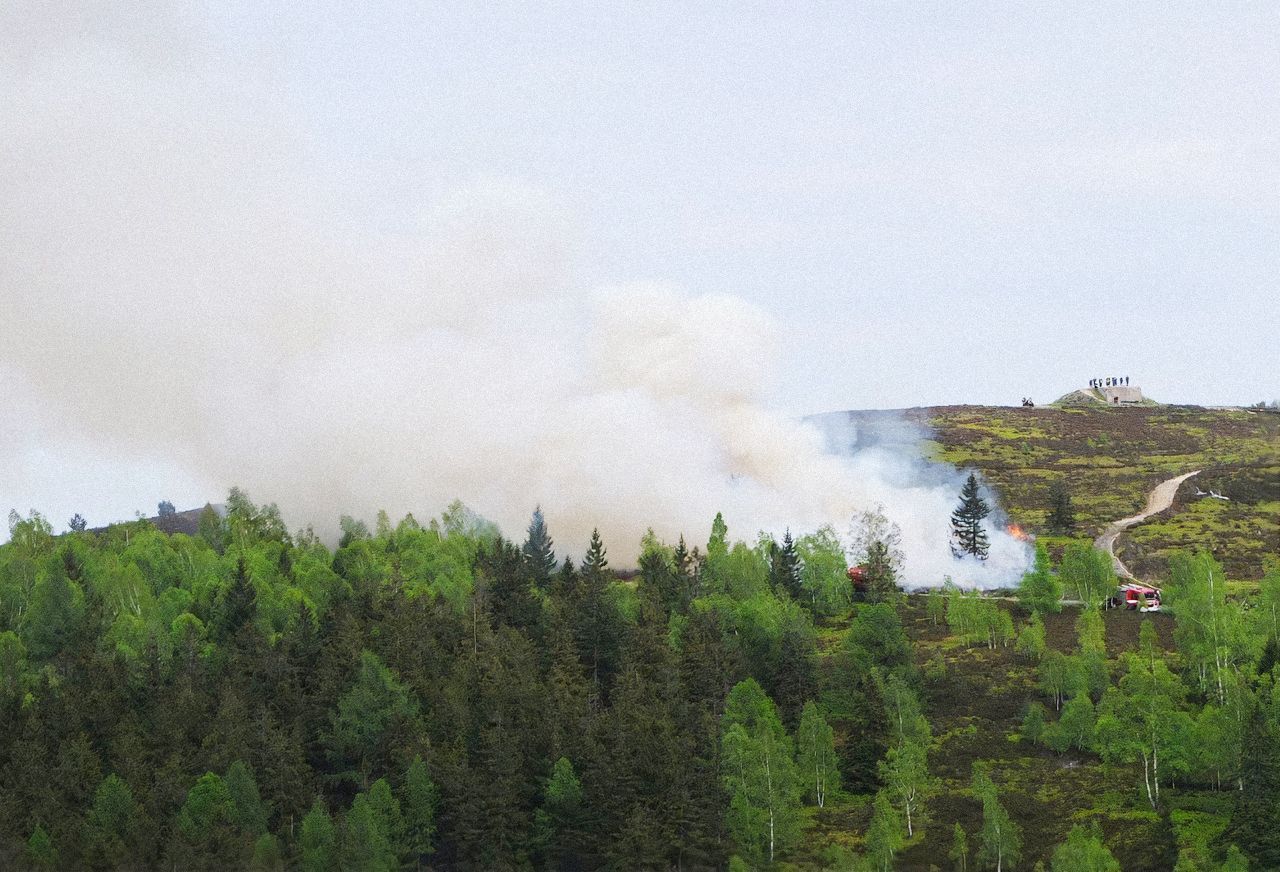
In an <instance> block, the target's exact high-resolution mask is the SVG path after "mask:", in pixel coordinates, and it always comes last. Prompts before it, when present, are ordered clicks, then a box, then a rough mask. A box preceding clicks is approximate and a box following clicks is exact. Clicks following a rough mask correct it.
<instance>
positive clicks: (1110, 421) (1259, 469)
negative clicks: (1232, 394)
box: [853, 406, 1280, 579]
mask: <svg viewBox="0 0 1280 872" xmlns="http://www.w3.org/2000/svg"><path fill="white" fill-rule="evenodd" d="M858 414H859V413H853V418H854V420H855V422H856V421H857V420H858ZM905 414H906V416H907V417H908V419H909V420H911V421H913V422H915V423H917V424H919V425H921V426H922V427H926V428H929V432H930V434H931V437H932V438H931V439H930V440H929V441H928V442H927V443H926V446H925V448H926V451H927V452H928V453H929V454H930V455H931V456H933V457H935V458H936V459H939V460H944V461H946V462H948V463H954V464H956V465H959V466H973V467H976V468H978V469H980V470H981V471H982V473H983V474H984V475H985V476H986V477H987V479H988V480H989V481H990V482H991V483H992V484H993V485H995V487H996V488H997V489H998V490H999V492H1000V496H1001V501H1002V503H1003V505H1004V507H1005V508H1006V510H1007V511H1008V513H1009V516H1010V518H1011V520H1012V521H1013V522H1015V523H1018V524H1021V525H1023V526H1025V527H1027V528H1029V529H1030V530H1032V531H1037V532H1043V530H1044V524H1045V516H1046V514H1047V511H1048V490H1049V486H1050V484H1051V483H1053V482H1054V481H1057V480H1062V481H1064V482H1065V483H1066V484H1067V486H1068V489H1069V491H1070V493H1071V497H1072V500H1073V502H1074V505H1075V509H1076V515H1077V520H1078V528H1077V530H1076V532H1077V534H1078V535H1081V536H1089V537H1092V536H1096V535H1097V534H1098V533H1099V532H1101V530H1102V529H1103V528H1104V527H1105V526H1106V524H1107V523H1109V522H1110V521H1113V520H1115V519H1117V518H1122V517H1125V516H1128V515H1132V514H1134V513H1135V512H1137V511H1139V510H1141V509H1142V507H1143V505H1144V503H1145V501H1146V496H1147V493H1148V492H1149V491H1150V490H1151V488H1152V487H1154V486H1155V485H1156V484H1157V483H1158V482H1160V481H1162V480H1164V479H1167V478H1170V477H1172V476H1175V475H1179V474H1181V473H1184V472H1190V471H1192V470H1195V469H1200V470H1203V471H1202V472H1201V474H1200V475H1198V476H1196V477H1195V478H1193V479H1191V480H1189V481H1187V482H1184V483H1183V485H1182V486H1181V487H1180V488H1179V489H1178V493H1177V496H1176V497H1175V499H1174V504H1173V508H1172V510H1171V511H1170V512H1168V513H1165V514H1163V515H1160V516H1158V517H1156V518H1152V519H1151V520H1149V521H1147V522H1145V523H1143V524H1141V525H1139V526H1137V527H1135V528H1133V529H1132V530H1130V531H1128V532H1126V533H1125V534H1124V535H1123V536H1122V537H1121V538H1120V542H1119V547H1118V549H1117V551H1118V553H1120V555H1121V556H1122V558H1123V559H1124V561H1125V563H1126V564H1127V565H1128V566H1129V567H1130V569H1132V570H1133V571H1134V572H1136V573H1138V574H1139V575H1147V574H1154V575H1158V574H1160V573H1161V572H1162V571H1163V568H1164V566H1165V565H1166V563H1167V561H1168V557H1169V555H1170V554H1171V553H1172V552H1173V551H1175V550H1178V549H1195V548H1204V549H1207V550H1209V551H1211V552H1212V553H1213V554H1214V555H1215V556H1217V558H1218V559H1219V560H1221V561H1222V562H1223V564H1224V565H1225V567H1226V570H1227V572H1228V574H1229V575H1230V576H1231V577H1233V578H1241V579H1253V578H1258V577H1260V576H1261V575H1262V572H1263V558H1264V557H1265V556H1266V555H1268V554H1271V555H1275V554H1280V415H1277V414H1275V413H1274V412H1267V411H1255V410H1245V409H1233V410H1226V409H1205V408H1199V407H1192V406H1152V407H1138V408H1123V409H1112V408H1107V407H1105V406H1099V407H1096V408H1088V407H1072V408H1054V407H1037V408H1021V407H1018V408H1014V407H993V406H939V407H934V408H926V409H911V410H908V411H907V412H906V413H905ZM1197 489H1199V490H1203V491H1204V492H1206V493H1207V492H1208V491H1210V490H1212V491H1216V492H1218V493H1220V494H1224V495H1226V496H1228V497H1230V500H1217V499H1213V498H1210V497H1197V496H1196V495H1195V494H1196V491H1197Z"/></svg>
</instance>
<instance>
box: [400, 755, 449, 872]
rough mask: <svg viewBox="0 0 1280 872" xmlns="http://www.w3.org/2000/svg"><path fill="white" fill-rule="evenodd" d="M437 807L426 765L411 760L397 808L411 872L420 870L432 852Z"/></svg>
mask: <svg viewBox="0 0 1280 872" xmlns="http://www.w3.org/2000/svg"><path fill="white" fill-rule="evenodd" d="M439 804H440V793H439V791H438V790H437V789H436V785H435V783H434V782H433V781H432V780H431V776H430V774H428V772H427V764H425V763H424V762H422V758H421V757H414V758H413V762H412V763H411V764H409V770H408V771H407V772H406V773H405V778H404V785H403V786H402V787H401V788H400V808H401V810H402V811H403V813H404V829H405V839H404V841H405V845H404V846H405V849H406V851H407V853H408V855H409V857H410V858H411V859H412V860H413V868H415V869H419V868H421V866H422V858H423V857H424V856H426V855H427V854H430V853H431V852H432V851H433V850H434V849H435V842H434V839H435V834H436V809H437V807H438V806H439Z"/></svg>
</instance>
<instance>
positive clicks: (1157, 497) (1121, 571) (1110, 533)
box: [1093, 469, 1200, 578]
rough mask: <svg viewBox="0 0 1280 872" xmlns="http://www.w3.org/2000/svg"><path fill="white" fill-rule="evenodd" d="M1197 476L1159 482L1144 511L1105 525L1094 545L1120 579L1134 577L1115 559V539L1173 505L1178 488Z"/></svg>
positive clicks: (1195, 473)
mask: <svg viewBox="0 0 1280 872" xmlns="http://www.w3.org/2000/svg"><path fill="white" fill-rule="evenodd" d="M1199 474H1200V470H1198V469H1197V470H1196V471H1195V472H1188V473H1184V474H1183V475H1180V476H1178V477H1177V478H1171V479H1169V480H1168V481H1162V482H1160V483H1159V484H1158V485H1156V486H1155V488H1154V489H1153V490H1152V491H1151V493H1149V494H1147V507H1146V508H1145V509H1143V510H1142V511H1141V512H1139V513H1138V514H1136V515H1132V516H1130V517H1128V518H1121V519H1120V520H1118V521H1113V522H1111V523H1110V524H1108V525H1107V529H1105V530H1103V531H1102V535H1101V536H1099V537H1098V538H1097V539H1095V540H1094V543H1093V544H1094V545H1096V546H1097V547H1099V548H1101V549H1102V550H1104V551H1106V552H1107V553H1108V554H1110V555H1111V562H1112V563H1113V564H1114V565H1115V568H1116V575H1118V576H1120V577H1121V578H1133V577H1134V576H1133V573H1132V572H1130V571H1129V568H1128V567H1126V566H1125V565H1124V564H1123V563H1121V562H1120V558H1119V557H1116V552H1115V547H1116V537H1117V536H1119V535H1120V534H1121V533H1123V532H1124V531H1125V530H1127V529H1128V528H1130V527H1132V526H1133V525H1134V524H1140V523H1142V522H1143V521H1145V520H1146V519H1147V518H1150V517H1151V516H1152V515H1158V514H1160V513H1161V512H1163V511H1164V510H1165V509H1167V508H1169V506H1171V505H1173V496H1174V494H1176V493H1177V492H1178V487H1179V486H1180V485H1181V484H1182V483H1183V482H1184V481H1186V480H1187V479H1189V478H1191V476H1193V475H1199Z"/></svg>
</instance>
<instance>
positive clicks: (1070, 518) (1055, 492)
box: [1045, 480, 1076, 534]
mask: <svg viewBox="0 0 1280 872" xmlns="http://www.w3.org/2000/svg"><path fill="white" fill-rule="evenodd" d="M1045 523H1046V524H1047V525H1048V527H1049V529H1050V530H1052V531H1053V532H1055V533H1062V534H1067V533H1070V532H1071V531H1073V530H1074V529H1075V527H1076V510H1075V507H1074V506H1072V505H1071V493H1070V492H1069V491H1068V490H1067V483H1066V482H1065V481H1062V480H1058V481H1055V482H1054V483H1053V484H1051V485H1049V515H1048V517H1047V518H1045Z"/></svg>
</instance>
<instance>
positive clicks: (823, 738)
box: [796, 701, 840, 808]
mask: <svg viewBox="0 0 1280 872" xmlns="http://www.w3.org/2000/svg"><path fill="white" fill-rule="evenodd" d="M796 744H797V746H798V747H797V758H798V759H797V764H798V765H799V767H800V777H801V778H802V779H805V780H806V781H807V784H808V788H807V790H808V793H809V795H810V796H812V797H813V800H814V802H815V803H817V806H818V808H822V807H824V806H825V805H826V801H827V795H828V794H829V793H830V792H831V791H832V790H838V789H839V788H840V768H839V766H838V765H837V763H836V748H835V732H834V731H833V730H832V729H831V725H830V724H828V723H827V720H826V718H824V717H823V716H822V713H821V712H820V711H818V707H817V706H816V705H814V704H813V702H812V701H810V702H807V703H805V706H804V711H803V712H802V713H801V715H800V727H799V728H798V729H797V730H796Z"/></svg>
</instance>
